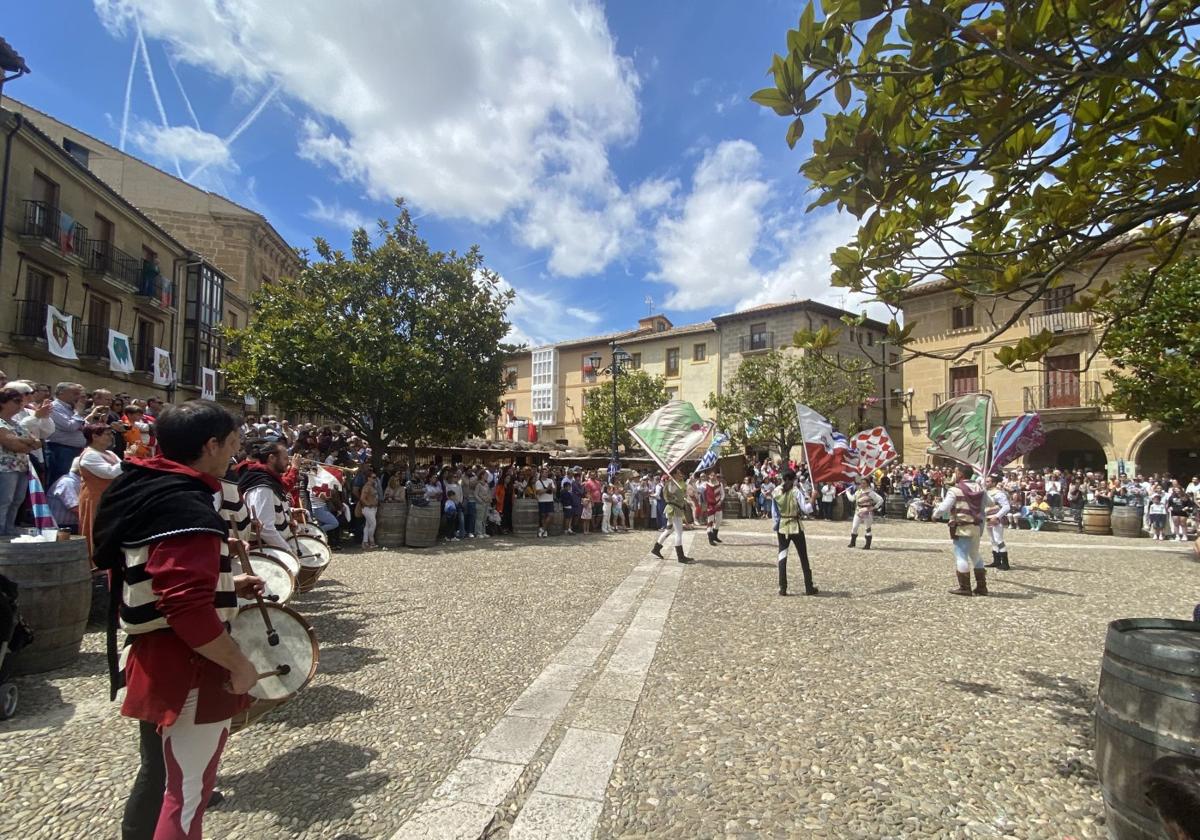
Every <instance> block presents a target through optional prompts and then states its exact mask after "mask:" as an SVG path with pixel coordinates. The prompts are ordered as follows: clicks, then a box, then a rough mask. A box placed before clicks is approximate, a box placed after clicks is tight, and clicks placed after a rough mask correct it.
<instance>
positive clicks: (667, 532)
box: [650, 469, 696, 563]
mask: <svg viewBox="0 0 1200 840" xmlns="http://www.w3.org/2000/svg"><path fill="white" fill-rule="evenodd" d="M662 493H663V500H664V501H665V502H666V516H667V526H666V527H665V528H663V529H662V532H661V533H659V535H658V539H656V540H655V541H654V548H652V549H650V553H651V554H653V555H654V556H655V557H659V558H661V557H662V547H663V544H664V543H665V542H666V541H667V538H668V537H670V536H671V531H674V532H675V559H676V560H678V561H679V562H680V563H694V562H696V561H695V560H693V559H692V558H691V557H685V556H684V553H683V510H684V508H686V507H687V503H688V500H687V488H686V487H685V486H684V479H683V470H680V469H676V470H675V472H674V473H673V474H672V475H669V476H666V477H665V478H664V480H663V482H662Z"/></svg>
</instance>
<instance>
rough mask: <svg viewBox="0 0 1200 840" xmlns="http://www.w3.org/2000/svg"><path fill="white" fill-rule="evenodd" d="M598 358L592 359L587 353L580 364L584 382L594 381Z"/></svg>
mask: <svg viewBox="0 0 1200 840" xmlns="http://www.w3.org/2000/svg"><path fill="white" fill-rule="evenodd" d="M599 361H600V359H599V357H598V356H597V357H596V358H595V359H593V357H592V354H591V353H588V354H587V355H586V356H584V357H583V359H582V361H581V362H580V370H581V371H583V381H584V382H595V381H596V369H597V368H598V367H599V364H598V363H599Z"/></svg>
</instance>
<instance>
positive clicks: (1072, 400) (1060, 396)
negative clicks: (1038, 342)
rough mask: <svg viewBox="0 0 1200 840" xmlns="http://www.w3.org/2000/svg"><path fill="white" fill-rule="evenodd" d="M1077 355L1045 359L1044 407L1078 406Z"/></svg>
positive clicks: (1070, 354)
mask: <svg viewBox="0 0 1200 840" xmlns="http://www.w3.org/2000/svg"><path fill="white" fill-rule="evenodd" d="M1079 404H1080V403H1079V354H1078V353H1069V354H1066V355H1063V356H1047V357H1046V407H1047V408H1066V407H1070V406H1077V405H1079Z"/></svg>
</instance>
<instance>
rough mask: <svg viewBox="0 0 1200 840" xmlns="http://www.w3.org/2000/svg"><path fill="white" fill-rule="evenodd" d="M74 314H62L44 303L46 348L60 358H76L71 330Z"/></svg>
mask: <svg viewBox="0 0 1200 840" xmlns="http://www.w3.org/2000/svg"><path fill="white" fill-rule="evenodd" d="M74 320H75V316H74V315H64V314H62V313H61V312H59V311H58V310H57V309H55V308H54V307H53V306H51V305H50V304H46V349H48V350H49V351H50V352H51V353H52V354H53V355H55V356H58V358H60V359H78V358H79V356H78V355H76V353H75V336H74V331H73V330H72V328H71V327H72V322H73V321H74Z"/></svg>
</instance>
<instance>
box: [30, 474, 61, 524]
mask: <svg viewBox="0 0 1200 840" xmlns="http://www.w3.org/2000/svg"><path fill="white" fill-rule="evenodd" d="M29 506H30V507H31V508H33V525H34V527H35V528H37V529H38V531H39V532H40V531H56V530H58V525H56V524H55V523H54V516H53V515H51V513H50V502H49V500H48V499H47V498H46V491H45V489H44V488H43V487H42V480H41V479H40V478H38V475H37V473H36V472H34V469H33V467H32V466H31V467H30V468H29Z"/></svg>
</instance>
